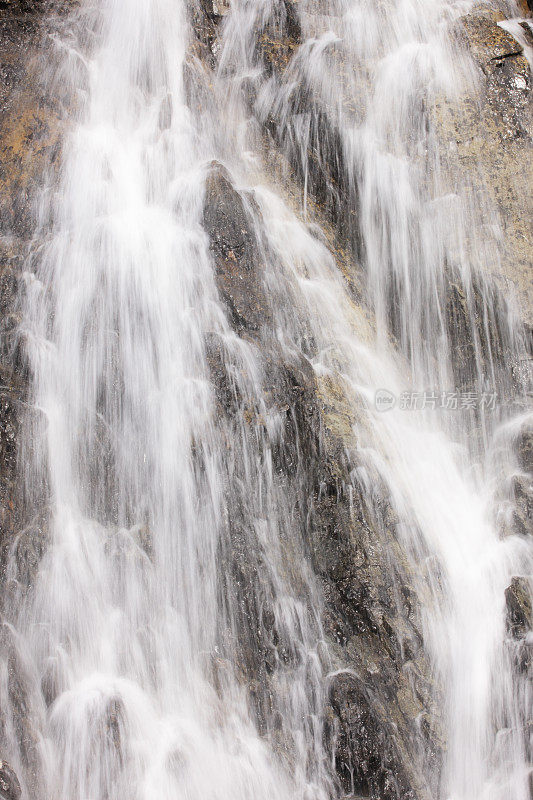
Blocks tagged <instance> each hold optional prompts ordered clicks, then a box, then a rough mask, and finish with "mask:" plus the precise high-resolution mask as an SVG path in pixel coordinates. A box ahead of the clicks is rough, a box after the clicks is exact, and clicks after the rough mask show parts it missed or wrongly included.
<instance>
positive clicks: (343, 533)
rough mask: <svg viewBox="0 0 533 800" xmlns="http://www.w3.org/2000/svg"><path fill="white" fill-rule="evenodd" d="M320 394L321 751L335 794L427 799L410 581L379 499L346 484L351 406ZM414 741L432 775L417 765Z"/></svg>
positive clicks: (328, 390)
mask: <svg viewBox="0 0 533 800" xmlns="http://www.w3.org/2000/svg"><path fill="white" fill-rule="evenodd" d="M319 396H320V397H321V400H322V413H321V419H322V424H323V426H324V432H323V442H322V450H321V458H320V463H319V475H320V483H319V485H317V487H316V494H315V498H314V506H313V517H312V524H311V531H312V533H311V542H310V551H311V556H312V559H313V565H314V569H315V572H316V573H317V575H318V576H319V578H320V580H321V586H322V592H323V596H324V602H325V610H324V620H323V624H324V630H325V633H326V635H327V637H328V640H329V641H330V643H331V644H330V647H331V651H332V653H334V654H335V660H334V668H333V672H332V674H333V678H332V683H331V685H330V686H331V689H330V693H329V706H328V709H329V710H328V724H327V739H328V744H329V746H330V747H331V749H332V755H333V757H334V759H335V765H336V770H337V774H338V777H339V781H340V784H341V787H342V791H343V793H346V794H350V793H352V792H355V795H356V796H359V795H360V796H364V797H372V798H380V799H381V798H390V800H398V799H399V798H407V797H410V798H411V797H412V798H415V797H416V798H427V797H431V796H432V791H434V790H435V787H434V786H430V785H428V775H431V774H433V775H434V776H436V775H437V774H438V772H439V767H438V765H439V762H440V759H441V757H442V747H443V743H442V733H441V731H440V721H439V717H438V713H437V711H436V706H437V703H438V699H437V698H438V687H437V686H436V685H435V683H434V682H433V679H432V677H431V670H430V667H429V664H428V661H427V657H426V655H425V652H424V643H423V639H422V636H421V633H420V622H419V606H420V600H419V598H418V592H417V587H416V578H415V576H414V575H413V574H412V573H411V572H410V569H411V568H410V566H409V558H408V556H407V554H406V553H404V552H402V548H401V546H400V544H399V539H398V536H397V534H396V531H395V526H396V525H397V524H398V520H396V518H395V516H394V514H393V513H392V509H391V505H390V503H389V502H388V501H387V496H386V492H385V491H384V489H383V491H382V492H379V491H378V489H377V487H378V484H376V489H375V493H374V496H373V498H372V501H371V503H372V505H369V500H368V499H365V495H364V492H363V491H362V488H361V487H360V486H358V484H357V483H356V482H354V479H353V477H352V476H353V469H354V467H356V466H357V465H358V462H357V455H356V450H355V449H354V433H353V431H354V425H356V424H357V422H356V419H355V417H354V409H353V407H352V406H351V405H350V404H349V403H348V402H347V401H344V402H343V400H342V391H339V390H338V387H337V390H336V391H335V387H331V386H330V385H328V383H326V384H321V385H320V388H319ZM391 551H392V553H393V555H388V554H390V553H391ZM422 720H424V722H423V724H422V722H421V721H422ZM421 741H422V742H423V749H425V757H426V758H427V759H428V760H429V761H430V762H431V763H432V765H433V766H432V768H431V769H427V767H426V769H424V767H423V764H422V762H421V761H420V750H419V747H420V743H421ZM352 779H353V783H352Z"/></svg>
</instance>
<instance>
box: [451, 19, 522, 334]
mask: <svg viewBox="0 0 533 800" xmlns="http://www.w3.org/2000/svg"><path fill="white" fill-rule="evenodd" d="M502 19H504V17H503V14H499V13H497V12H489V11H486V10H485V11H480V12H478V13H472V14H468V15H467V16H466V17H463V18H462V20H461V21H460V23H459V25H458V27H457V36H458V37H459V39H460V41H461V42H462V43H463V44H466V47H467V48H468V50H469V52H470V53H471V54H472V56H473V59H474V62H475V64H476V66H477V74H476V78H477V80H478V81H479V82H480V83H481V92H480V97H481V107H479V105H478V104H477V102H476V103H474V102H472V101H471V100H468V99H466V98H465V101H464V102H463V103H461V104H459V105H458V106H456V107H449V108H447V109H444V108H443V109H441V110H442V115H443V116H442V119H441V126H442V130H443V131H444V132H445V135H446V136H447V137H448V140H449V141H451V142H453V144H454V147H456V148H457V153H458V158H459V163H460V165H461V168H464V169H465V170H471V169H472V168H473V167H474V165H476V166H477V165H479V166H478V168H479V169H480V171H481V178H482V180H483V182H484V184H485V187H486V191H487V192H488V194H489V196H490V198H491V199H492V201H493V202H494V204H495V206H496V208H498V210H499V211H500V215H501V220H502V224H503V225H504V230H503V232H502V233H503V236H502V238H503V241H504V242H505V253H504V262H503V264H500V265H499V266H498V268H497V272H496V275H497V279H498V280H499V281H500V284H501V286H502V288H503V290H504V293H507V289H506V286H505V280H506V279H507V280H510V281H511V282H512V286H513V287H514V290H515V291H516V293H517V295H518V300H519V303H520V312H521V315H522V317H523V319H524V321H525V322H526V323H527V324H528V325H531V324H532V322H533V320H532V317H531V314H532V309H533V277H532V275H531V251H532V247H533V241H532V233H531V225H530V223H529V220H530V219H531V215H532V212H533V206H532V203H533V201H532V197H531V192H530V191H529V190H528V189H527V187H530V186H531V185H532V183H533V164H532V159H531V142H532V138H533V93H532V77H531V70H530V67H529V64H528V62H527V60H526V58H525V56H524V54H523V48H522V46H521V45H520V44H519V43H518V42H517V41H516V40H515V39H514V38H513V37H512V36H511V35H510V34H509V33H508V32H507V31H505V30H503V29H502V28H501V27H499V25H498V22H499V21H501V20H502Z"/></svg>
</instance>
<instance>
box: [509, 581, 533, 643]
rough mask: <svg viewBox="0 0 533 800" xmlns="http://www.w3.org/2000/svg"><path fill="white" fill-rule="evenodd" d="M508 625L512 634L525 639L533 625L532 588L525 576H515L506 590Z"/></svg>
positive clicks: (516, 637)
mask: <svg viewBox="0 0 533 800" xmlns="http://www.w3.org/2000/svg"><path fill="white" fill-rule="evenodd" d="M505 602H506V605H507V626H508V628H509V632H510V633H511V636H513V637H514V638H515V639H523V638H524V637H525V635H526V634H527V633H528V631H530V630H531V628H532V627H533V613H532V605H531V603H532V600H531V590H530V586H529V583H528V581H527V580H526V579H525V578H513V580H512V581H511V585H510V586H509V587H508V588H507V589H506V590H505Z"/></svg>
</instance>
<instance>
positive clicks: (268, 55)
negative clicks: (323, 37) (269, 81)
mask: <svg viewBox="0 0 533 800" xmlns="http://www.w3.org/2000/svg"><path fill="white" fill-rule="evenodd" d="M257 41H258V50H259V54H260V56H261V58H262V60H263V64H264V66H265V68H266V70H267V72H268V73H274V72H275V73H278V74H279V75H281V74H282V73H283V71H284V70H285V69H286V67H287V65H288V64H289V62H290V60H291V58H292V56H293V55H294V53H295V52H296V50H297V49H298V47H299V45H300V44H301V41H302V30H301V26H300V20H299V17H298V11H297V9H296V4H295V2H294V0H278V2H276V3H274V5H273V10H272V13H271V14H270V16H269V17H268V19H267V20H266V21H265V23H264V24H263V25H262V26H261V28H260V29H259V30H258V31H257Z"/></svg>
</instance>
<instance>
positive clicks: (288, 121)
mask: <svg viewBox="0 0 533 800" xmlns="http://www.w3.org/2000/svg"><path fill="white" fill-rule="evenodd" d="M470 7H471V4H470V3H468V2H455V1H454V0H438V2H436V0H386V2H382V3H375V2H371V1H370V0H318V2H317V1H316V0H301V2H298V3H295V4H291V3H289V2H288V0H287V2H285V0H234V2H232V3H231V5H228V6H225V5H222V4H218V5H217V4H213V3H207V4H206V2H204V0H202V2H198V3H192V4H190V5H187V3H186V2H185V0H96V2H94V3H89V2H85V0H82V3H81V4H80V6H79V7H73V8H72V9H70V10H69V11H68V13H67V14H66V16H63V17H60V18H59V19H58V21H57V33H56V34H55V35H54V37H53V57H51V58H50V63H49V64H47V65H46V70H47V75H48V87H49V92H50V94H51V96H56V97H57V96H58V95H59V94H61V97H62V98H63V100H62V102H64V104H65V116H66V126H65V127H66V133H65V136H64V140H63V142H62V152H61V158H60V161H61V165H60V167H57V165H51V166H50V169H49V170H48V172H47V174H46V176H45V177H44V178H43V185H42V187H41V191H40V192H39V193H38V197H37V199H36V205H37V209H38V224H37V226H36V231H35V235H34V238H33V242H32V244H31V246H30V248H29V253H28V256H27V260H26V264H25V272H24V284H25V285H24V290H23V292H22V300H21V302H22V306H23V318H22V322H21V325H20V339H21V341H22V342H23V345H24V348H25V352H26V353H27V359H28V372H29V375H30V390H29V398H28V402H27V410H26V412H25V416H24V425H23V430H22V434H21V442H20V454H19V461H20V473H21V486H22V491H23V494H24V503H25V505H26V506H27V508H28V509H29V510H30V511H29V514H28V516H29V517H30V518H32V519H33V521H34V522H33V523H32V525H31V526H29V527H27V528H25V529H24V530H21V531H20V534H19V536H18V537H17V539H16V540H15V542H14V543H13V544H12V546H11V549H10V553H9V559H8V564H7V581H6V589H5V592H4V594H5V598H4V626H3V641H4V649H5V650H6V652H8V654H9V655H8V657H7V658H6V660H5V661H4V662H2V671H1V673H0V697H1V700H2V707H3V709H4V713H5V717H6V721H4V723H3V728H2V743H3V747H4V752H5V756H6V758H8V760H9V761H10V764H11V765H12V766H13V767H14V769H15V771H16V773H17V775H18V776H19V779H20V783H21V787H22V793H23V797H24V798H28V799H29V798H32V800H33V799H34V798H35V800H36V799H37V798H54V800H55V799H56V798H57V800H114V798H128V799H130V798H131V800H141V799H142V798H146V800H148V798H150V799H151V798H158V800H164V799H165V798H168V799H169V800H170V799H171V798H172V800H175V798H184V799H185V798H187V800H201V799H202V800H203V798H206V797H209V798H213V800H228V798H235V800H248V799H249V798H252V797H253V798H254V800H271V799H272V798H275V800H289V798H291V800H292V799H293V798H301V800H329V799H330V798H335V797H339V796H342V795H346V794H348V795H350V796H351V797H352V798H353V799H354V800H355V798H359V797H373V798H374V797H375V798H376V800H377V797H380V800H385V798H387V800H388V798H396V797H397V798H400V797H406V796H407V795H406V794H405V793H403V794H402V792H403V789H402V788H401V787H400V784H401V780H400V778H399V777H398V779H397V781H396V782H395V779H394V776H393V777H391V782H390V785H388V786H387V787H385V785H384V784H383V785H382V786H381V788H380V789H379V791H381V792H383V794H382V795H378V794H377V792H378V789H376V788H375V786H374V785H373V784H371V782H366V781H365V780H363V779H360V778H359V777H358V772H357V770H354V772H353V774H352V775H351V777H350V781H351V784H350V785H349V786H346V785H343V784H342V781H341V780H339V777H338V774H337V771H336V767H337V765H336V762H335V757H334V754H333V752H332V751H333V750H334V747H335V742H336V737H337V738H338V736H339V731H338V729H337V727H336V724H334V723H333V722H332V713H331V707H330V706H331V696H330V695H331V687H332V686H333V685H334V680H335V677H336V676H337V675H339V674H343V673H344V672H346V673H347V674H349V675H353V680H354V682H355V684H356V685H357V684H361V686H362V685H363V684H364V681H363V679H362V677H361V675H360V674H359V672H358V670H357V669H354V668H353V666H352V665H351V664H350V663H348V662H347V661H346V658H345V654H344V651H343V650H342V647H341V645H340V644H339V642H340V638H339V640H338V641H337V642H335V641H334V640H332V637H331V636H330V633H329V628H328V629H327V630H326V628H327V625H326V623H325V622H324V618H325V616H327V614H326V610H327V609H328V608H329V605H328V603H329V599H328V597H327V592H326V591H325V589H324V585H323V582H321V579H322V577H323V576H322V575H321V574H320V569H319V568H318V567H317V558H318V557H317V555H316V544H315V539H314V536H313V531H314V530H315V529H316V528H317V527H318V524H319V523H318V521H317V520H318V517H319V514H320V513H321V512H320V510H319V506H320V502H321V498H322V496H323V494H324V493H327V492H328V491H329V488H328V487H326V482H327V481H326V478H325V473H326V467H324V465H323V463H322V462H321V459H322V460H323V461H324V456H323V454H324V452H326V451H327V448H328V435H329V434H328V430H327V429H328V419H327V413H328V412H327V409H328V403H329V404H331V402H332V401H331V397H332V396H335V397H336V398H337V401H338V403H339V404H340V405H341V406H342V408H343V409H346V410H345V412H344V411H343V413H344V414H345V427H344V428H343V430H342V437H344V438H342V437H341V435H340V434H339V440H340V438H342V441H343V442H344V447H343V452H342V454H341V455H340V456H339V457H338V458H339V462H340V461H342V463H343V464H344V465H345V466H346V473H345V474H344V473H343V477H342V479H339V481H338V483H339V485H338V487H337V489H338V492H339V495H340V494H342V495H343V496H346V497H348V498H349V501H350V509H351V515H352V516H351V519H352V520H355V519H356V506H357V508H359V509H362V511H361V513H362V514H363V515H364V518H365V519H366V520H368V521H369V522H368V524H369V525H371V526H372V529H373V531H374V533H375V536H376V537H377V538H376V542H375V546H376V548H377V547H378V545H379V547H381V548H383V547H385V551H386V559H387V563H389V562H390V564H391V565H392V566H391V575H392V574H394V575H396V576H399V575H400V573H401V570H410V574H411V576H412V584H413V587H414V589H415V590H416V594H417V597H418V598H419V599H418V601H417V602H418V603H419V609H420V610H419V614H420V620H419V624H420V636H421V639H422V641H423V648H424V650H425V652H426V653H427V656H428V659H429V663H430V668H429V669H430V676H431V685H432V687H433V688H432V689H431V693H432V695H433V698H432V699H433V702H434V703H435V705H436V706H437V707H438V712H437V716H438V717H439V724H440V726H441V729H442V731H443V734H442V737H443V739H444V741H445V745H444V746H443V748H442V749H443V753H442V755H441V756H440V757H434V754H432V753H431V752H430V751H431V749H432V745H431V744H430V743H429V741H428V738H427V737H426V736H424V735H423V733H422V732H421V731H420V732H419V733H418V734H417V732H416V731H413V732H412V736H411V738H410V741H409V742H408V745H406V746H407V747H408V755H407V756H406V758H405V760H406V762H410V761H411V762H412V764H413V765H414V766H413V774H415V773H416V775H418V776H421V777H420V778H419V784H418V785H417V786H416V787H413V792H412V794H411V795H409V796H411V797H415V796H416V798H417V800H422V798H427V799H428V800H429V798H433V799H434V800H511V798H513V800H528V798H529V791H530V788H529V786H530V783H529V781H530V771H531V752H530V750H528V740H527V737H528V732H527V724H528V721H527V720H528V711H529V708H530V704H531V689H530V686H529V685H528V682H527V676H525V675H524V671H523V670H522V671H520V670H519V669H517V666H516V661H517V645H516V644H513V643H512V642H511V641H510V638H509V635H508V633H507V630H506V613H507V611H506V591H507V590H508V588H509V586H510V585H511V583H512V581H513V579H517V578H519V579H520V580H524V581H530V582H531V575H532V573H533V549H532V547H531V537H528V536H526V535H520V534H519V533H517V532H516V531H514V530H511V529H510V526H509V525H506V521H508V519H509V516H510V514H512V486H513V480H514V479H515V478H516V476H517V475H518V476H521V475H522V474H523V472H524V470H523V469H522V468H521V467H520V464H519V461H518V458H517V457H516V456H515V455H514V453H515V450H516V445H517V442H518V440H519V437H520V436H521V435H522V434H523V432H524V431H527V430H528V429H529V428H530V426H531V410H530V407H529V405H528V392H529V391H530V389H531V387H530V386H529V385H528V382H527V377H528V376H527V375H525V376H524V375H523V374H522V372H520V370H519V369H518V368H517V365H518V364H520V363H523V362H524V360H526V359H527V341H526V338H525V334H524V330H523V326H522V325H521V324H520V321H519V313H518V311H517V309H516V306H515V303H514V300H513V298H512V297H511V296H510V295H509V293H508V292H502V291H501V289H500V287H499V286H498V284H497V281H496V280H495V279H494V277H493V275H494V274H495V273H498V270H499V269H500V266H501V263H502V260H503V259H504V258H505V252H504V249H505V248H504V243H503V242H502V238H503V237H502V235H501V229H500V228H499V227H498V212H497V210H496V208H495V205H494V203H493V202H492V200H491V198H490V193H489V192H488V191H487V190H486V187H485V186H484V185H483V183H482V179H481V178H479V182H478V184H477V187H476V186H475V185H474V181H473V178H472V176H471V175H469V174H464V172H463V169H462V163H461V159H460V157H459V155H458V154H457V153H456V152H455V151H454V149H453V148H450V147H449V146H448V142H447V141H446V135H445V134H444V133H443V131H442V127H439V120H440V119H441V117H440V116H439V114H440V115H441V116H442V114H444V112H443V111H441V109H442V107H443V106H445V105H446V103H448V104H450V105H451V104H453V103H460V102H462V101H463V99H464V98H465V97H466V98H467V99H468V100H469V101H472V102H475V101H476V98H478V95H479V91H480V90H479V86H478V82H477V81H478V79H477V77H476V73H475V70H474V67H473V64H472V61H471V59H470V57H469V56H468V54H467V53H466V51H465V49H464V48H463V46H462V44H461V40H460V38H459V37H454V35H453V31H454V30H456V27H455V26H456V25H457V24H458V23H457V21H458V20H459V18H460V17H461V16H462V15H464V14H465V13H467V12H468V10H469V9H470ZM507 7H508V9H509V13H510V14H512V15H514V16H517V12H516V9H515V8H514V6H512V4H507ZM206 8H209V9H210V11H209V14H208V15H207V17H206V18H207V19H208V20H210V23H209V24H211V25H212V29H209V37H211V38H209V37H208V40H207V41H208V44H206V39H205V38H204V40H202V38H201V37H199V36H198V32H197V28H198V25H199V23H198V19H199V18H203V17H202V15H204V16H205V10H206ZM213 19H214V20H215V22H213ZM215 25H216V37H215V38H216V46H214V44H213V41H214V40H213V36H214V35H215V34H213V30H214V29H215ZM276 36H278V38H280V40H281V41H282V42H284V43H285V44H284V46H285V50H283V47H280V49H279V51H276V53H277V56H276V57H279V59H280V62H279V63H277V62H276V60H275V58H272V59H270V60H269V58H270V57H269V56H268V54H265V47H268V46H269V43H271V42H272V40H275V39H276ZM287 42H288V43H289V44H287ZM206 53H207V54H206ZM206 62H209V63H210V66H209V68H208V67H207V66H206ZM280 64H281V66H280ZM479 187H481V188H479ZM487 219H490V220H491V224H489V223H488V222H487ZM225 226H226V227H227V228H228V229H229V230H230V231H231V234H232V236H231V237H230V236H229V235H228V236H227V235H226V232H225ZM335 230H338V231H342V236H343V237H344V238H343V246H344V248H345V249H344V250H343V251H342V252H341V248H340V246H339V244H338V241H335V242H334V236H335ZM354 265H357V269H356V268H355V266H354ZM454 304H455V305H454ZM451 307H452V310H450V308H451ZM302 387H303V388H302ZM308 387H312V389H308ZM306 392H308V393H309V394H312V392H316V398H315V399H313V400H308V399H307V397H308V395H307V394H306ZM296 394H298V398H299V399H298V403H300V404H303V408H304V411H303V412H302V413H300V411H299V410H298V408H299V407H298V406H297V403H296V400H294V398H295V397H296ZM302 397H303V398H304V399H303V400H302V399H301V398H302ZM287 398H289V402H287ZM291 398H292V400H291ZM380 400H381V401H382V402H383V403H385V405H384V406H380ZM321 415H322V416H321ZM325 429H326V430H325ZM328 480H329V478H328ZM340 484H342V485H340ZM385 507H386V509H388V511H387V512H386V513H387V514H389V517H390V518H393V520H394V523H393V524H392V523H390V521H387V519H386V518H385V517H386V513H385V511H384V510H383V509H384V508H385ZM354 524H355V522H354ZM392 529H393V530H394V534H393V535H391V530H392ZM37 539H38V540H39V544H38V547H37V544H36V540H37ZM28 540H29V541H30V545H31V547H29V545H28ZM383 543H385V545H384V544H383ZM28 547H29V549H33V550H35V548H36V547H37V549H38V551H39V552H38V557H37V558H36V559H34V563H33V562H32V563H30V561H31V559H30V558H29V557H28V556H26V555H25V553H26V552H27V550H28ZM400 553H403V554H405V556H406V564H405V565H404V564H403V563H402V564H400V563H399V561H400V555H399V554H400ZM397 562H398V563H397ZM401 592H402V590H401V585H400V578H399V577H398V580H397V581H396V582H394V581H393V585H391V586H390V596H391V598H393V599H391V603H392V604H394V603H397V604H398V607H400V605H401V603H402V601H401ZM529 636H531V634H529ZM400 639H401V637H400ZM528 641H529V640H527V637H526V645H527V642H528ZM341 644H342V643H341ZM529 644H530V642H529ZM398 648H399V649H400V650H401V652H402V653H404V654H405V652H406V651H407V650H408V641H407V634H406V638H405V641H404V640H400V641H399V643H398ZM409 663H411V659H410V658H409V657H407V656H405V665H404V667H403V669H404V672H405V676H406V678H405V680H406V684H407V685H409V686H414V685H415V678H413V677H411V676H410V674H409ZM13 669H15V670H16V671H17V674H18V678H17V680H18V683H19V684H20V690H19V695H20V697H19V699H18V700H16V698H15V699H14V697H13V691H12V689H10V677H9V676H10V670H11V671H13ZM365 680H366V679H365ZM375 680H376V682H377V685H378V686H379V680H380V676H379V670H377V671H376V678H375ZM365 691H366V689H365ZM378 691H379V688H378ZM413 691H414V689H413ZM20 698H22V699H20ZM422 716H423V715H422V714H421V715H420V724H421V725H422ZM358 735H359V736H361V737H363V736H364V728H360V729H359V733H358ZM386 792H387V793H386Z"/></svg>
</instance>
